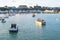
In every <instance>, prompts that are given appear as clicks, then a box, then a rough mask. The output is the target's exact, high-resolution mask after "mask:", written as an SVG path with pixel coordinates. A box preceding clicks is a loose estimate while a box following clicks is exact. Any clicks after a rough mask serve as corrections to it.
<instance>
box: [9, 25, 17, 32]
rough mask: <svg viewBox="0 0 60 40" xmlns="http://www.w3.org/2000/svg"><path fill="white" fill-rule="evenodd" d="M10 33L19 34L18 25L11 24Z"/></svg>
mask: <svg viewBox="0 0 60 40" xmlns="http://www.w3.org/2000/svg"><path fill="white" fill-rule="evenodd" d="M9 32H18V27H17V26H16V24H11V28H10V29H9Z"/></svg>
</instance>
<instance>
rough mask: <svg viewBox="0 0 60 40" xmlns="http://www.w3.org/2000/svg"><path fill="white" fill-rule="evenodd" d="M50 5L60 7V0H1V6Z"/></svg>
mask: <svg viewBox="0 0 60 40" xmlns="http://www.w3.org/2000/svg"><path fill="white" fill-rule="evenodd" d="M37 4H38V5H40V6H50V7H60V0H0V6H5V5H7V6H16V7H18V6H19V5H27V6H34V5H37Z"/></svg>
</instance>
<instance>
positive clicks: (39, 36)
mask: <svg viewBox="0 0 60 40" xmlns="http://www.w3.org/2000/svg"><path fill="white" fill-rule="evenodd" d="M38 18H41V19H44V20H45V21H46V25H45V26H38V25H36V22H35V21H36V20H37V19H38ZM5 20H6V23H1V21H0V40H60V14H36V16H35V17H32V14H16V15H15V16H10V17H9V18H6V19H5ZM12 23H16V24H17V26H18V29H19V31H18V33H11V34H10V33H9V31H8V30H9V28H10V26H11V24H12Z"/></svg>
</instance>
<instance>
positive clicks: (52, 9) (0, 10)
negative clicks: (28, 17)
mask: <svg viewBox="0 0 60 40" xmlns="http://www.w3.org/2000/svg"><path fill="white" fill-rule="evenodd" d="M13 12H15V13H40V12H48V13H49V12H56V13H58V12H60V8H59V7H41V6H38V5H36V6H34V7H32V6H30V7H27V6H26V5H20V6H19V7H17V8H16V7H15V6H13V7H8V6H4V7H0V13H13Z"/></svg>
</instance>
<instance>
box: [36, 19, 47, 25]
mask: <svg viewBox="0 0 60 40" xmlns="http://www.w3.org/2000/svg"><path fill="white" fill-rule="evenodd" d="M37 22H40V24H42V25H45V24H46V22H45V20H43V19H37Z"/></svg>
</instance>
